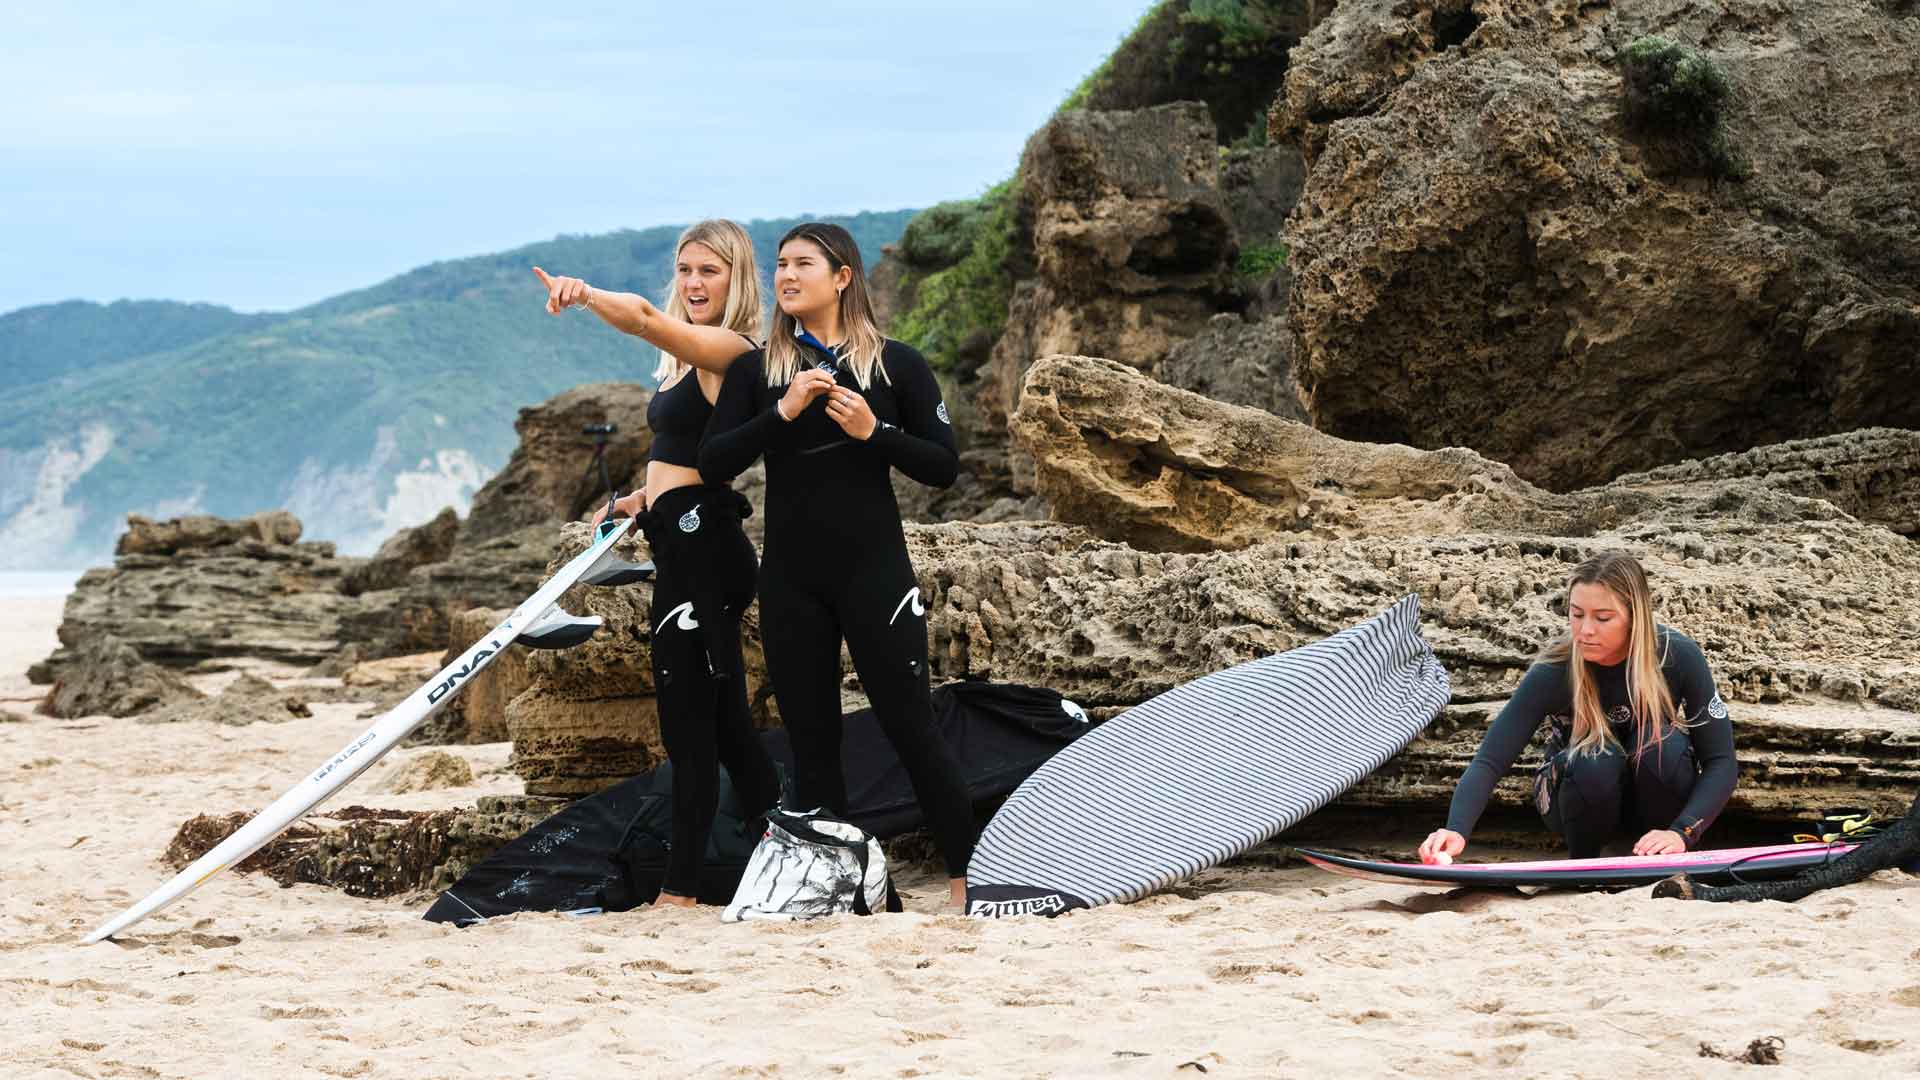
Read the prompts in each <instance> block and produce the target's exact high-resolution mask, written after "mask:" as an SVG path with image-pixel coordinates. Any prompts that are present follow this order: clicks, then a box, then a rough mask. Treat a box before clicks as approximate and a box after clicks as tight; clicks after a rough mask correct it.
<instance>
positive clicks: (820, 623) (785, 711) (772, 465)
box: [700, 341, 977, 877]
mask: <svg viewBox="0 0 1920 1080" xmlns="http://www.w3.org/2000/svg"><path fill="white" fill-rule="evenodd" d="M803 348H805V349H806V353H805V355H806V357H807V359H808V360H809V361H810V362H812V363H813V364H815V365H834V364H835V363H836V358H835V357H834V356H833V355H832V354H831V353H828V352H826V351H824V350H819V349H813V348H811V347H806V346H803ZM881 362H882V364H884V366H885V369H886V376H885V377H884V378H883V377H882V376H881V374H880V372H879V371H877V370H876V371H875V372H874V374H873V385H872V386H871V387H869V388H868V389H867V390H865V391H861V390H860V389H859V384H858V383H857V382H856V381H855V380H854V377H853V374H852V372H850V371H848V370H845V369H844V368H841V369H839V370H838V371H837V374H836V378H837V380H838V382H839V385H840V386H842V387H844V388H846V389H849V390H853V391H854V392H856V393H864V395H865V396H866V399H867V404H868V406H869V407H870V408H871V409H872V410H873V413H874V416H875V417H876V418H877V419H878V420H879V421H880V425H881V426H880V427H878V428H876V429H875V431H874V433H873V435H872V437H871V438H869V439H868V440H867V441H865V442H860V441H858V440H855V439H853V438H852V437H850V436H848V435H847V433H846V432H845V431H843V430H841V428H840V425H839V424H837V423H835V422H834V420H833V419H832V418H831V417H829V416H828V415H827V413H826V399H825V396H824V395H822V396H821V397H819V398H816V399H815V400H814V401H813V402H812V403H811V404H809V405H808V406H807V408H806V409H805V410H804V411H803V412H802V413H801V414H800V415H799V416H796V417H794V418H793V420H792V421H785V420H782V419H780V416H779V414H778V413H776V412H775V411H774V403H775V402H777V401H778V400H779V399H780V397H781V396H782V395H783V394H785V393H786V389H787V388H786V386H784V385H782V386H771V387H770V386H768V385H767V376H766V368H765V357H764V355H763V354H762V353H760V352H752V353H748V354H747V355H745V356H743V357H741V358H739V359H738V360H735V361H734V362H733V366H732V367H731V368H729V369H728V370H727V379H726V384H725V386H723V387H722V388H721V391H720V399H719V402H718V403H717V404H716V406H715V408H714V416H713V422H712V424H711V425H710V426H709V427H708V430H707V438H706V442H705V443H704V444H702V446H701V449H700V472H701V474H702V475H703V476H705V477H707V478H708V479H710V480H731V479H732V478H733V477H734V476H737V475H738V474H739V473H740V471H741V470H742V469H745V468H746V467H747V466H748V465H751V464H752V463H753V461H754V459H755V458H758V457H761V456H763V455H764V456H765V458H766V461H767V497H766V514H767V537H766V549H765V552H764V562H763V565H762V571H763V572H762V573H761V576H760V627H761V637H762V641H763V644H764V645H765V647H766V655H767V674H768V677H769V678H770V680H771V681H772V683H773V692H774V697H775V698H776V699H777V700H778V702H779V704H780V715H781V717H782V718H783V720H784V721H785V723H786V727H787V732H788V734H789V736H790V737H791V739H792V742H793V755H794V774H795V775H794V795H795V799H796V800H797V802H798V804H799V808H801V809H811V808H813V807H825V808H827V809H830V810H833V811H836V812H839V813H845V811H846V778H845V776H844V775H843V773H842V770H841V765H840V725H841V716H840V642H841V640H842V639H843V638H844V639H845V641H846V644H847V651H848V652H849V653H851V654H852V656H853V666H854V670H855V671H857V672H858V673H859V675H860V682H861V685H862V686H863V687H864V688H865V690H866V692H867V696H868V698H869V699H871V700H872V702H873V711H874V715H875V717H876V718H877V719H878V720H879V722H880V726H881V729H882V730H883V731H884V732H885V733H886V735H887V738H888V740H889V741H890V742H892V744H893V747H894V750H895V751H896V752H897V753H899V755H900V760H901V762H902V763H903V764H905V766H906V768H907V776H908V777H909V778H910V779H911V780H912V781H913V790H914V794H915V795H916V796H917V797H918V798H919V800H920V805H921V808H922V809H923V810H924V811H925V812H926V816H927V822H928V824H929V825H930V826H931V828H932V830H933V833H934V839H935V840H936V841H937V842H938V843H939V845H940V851H941V854H942V856H943V857H944V858H945V860H946V865H947V873H948V874H949V875H950V876H952V877H961V876H964V875H965V873H966V867H967V859H968V858H969V856H970V855H971V854H972V851H973V842H974V839H975V836H976V832H977V830H976V828H975V826H974V821H973V810H972V807H971V805H970V803H969V801H968V799H967V793H966V787H965V785H964V783H963V782H962V780H961V778H960V770H959V766H958V764H957V762H956V761H955V760H954V757H953V753H952V751H951V750H950V749H949V748H948V747H947V745H946V743H945V742H944V741H943V740H942V739H941V738H940V737H939V736H938V735H937V734H936V733H935V732H934V730H933V727H932V723H933V711H932V706H931V704H930V703H929V701H928V698H927V692H928V691H927V687H928V683H927V678H928V676H927V622H926V614H925V608H924V606H923V602H922V598H921V596H920V588H919V584H918V582H917V581H916V579H915V577H914V573H913V564H912V563H911V562H910V561H909V560H908V557H907V545H906V536H905V533H904V531H903V530H902V528H901V525H900V507H899V504H898V503H897V502H896V501H895V500H894V496H893V483H892V478H891V472H892V470H893V469H896V468H897V469H899V470H900V471H901V472H903V473H905V474H906V475H907V476H909V477H911V478H912V479H914V480H918V481H919V482H921V483H923V484H931V485H933V486H936V487H946V486H948V485H950V484H952V483H953V481H954V478H955V477H956V476H957V475H958V472H959V465H960V463H959V456H958V454H957V453H956V452H955V450H954V442H953V429H952V427H951V426H950V425H949V424H948V422H947V413H946V406H945V404H944V403H943V402H942V401H941V400H940V386H939V383H937V382H936V381H935V380H934V377H933V372H932V370H931V369H929V368H928V367H927V362H926V360H924V359H922V358H921V356H920V354H919V353H918V352H916V351H914V349H913V348H912V347H911V346H908V345H905V344H903V343H901V342H898V341H888V342H887V343H886V349H885V351H884V352H883V353H882V354H881Z"/></svg>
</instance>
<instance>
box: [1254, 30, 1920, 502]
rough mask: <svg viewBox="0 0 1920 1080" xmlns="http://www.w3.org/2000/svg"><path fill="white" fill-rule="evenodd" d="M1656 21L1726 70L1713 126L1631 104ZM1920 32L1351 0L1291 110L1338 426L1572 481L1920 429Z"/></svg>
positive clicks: (1291, 88)
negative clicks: (1634, 58) (1641, 54)
mask: <svg viewBox="0 0 1920 1080" xmlns="http://www.w3.org/2000/svg"><path fill="white" fill-rule="evenodd" d="M1652 35H1660V36H1664V37H1665V38H1667V39H1670V40H1671V41H1672V42H1674V43H1676V47H1682V48H1684V49H1691V50H1694V52H1693V54H1692V55H1693V57H1694V62H1697V63H1699V64H1704V65H1713V66H1715V67H1717V69H1718V70H1719V71H1720V72H1721V73H1723V74H1724V81H1725V84H1726V86H1727V88H1728V89H1727V91H1726V92H1725V94H1724V97H1723V98H1720V99H1715V104H1713V106H1712V108H1711V109H1704V108H1703V109H1701V110H1696V111H1695V112H1693V113H1690V114H1689V117H1690V119H1689V120H1688V121H1687V122H1688V123H1691V124H1693V125H1695V128H1696V130H1694V131H1691V132H1689V131H1687V130H1684V129H1683V128H1681V127H1676V126H1675V125H1673V124H1669V125H1666V126H1665V127H1664V128H1658V127H1657V126H1655V127H1651V128H1650V126H1649V124H1648V123H1646V122H1644V121H1642V120H1639V119H1631V118H1630V116H1629V114H1630V112H1631V109H1630V107H1629V105H1630V103H1629V99H1628V95H1627V88H1626V87H1624V86H1623V78H1622V73H1623V71H1624V70H1626V69H1628V68H1629V66H1630V56H1629V52H1630V49H1629V47H1630V46H1631V45H1632V44H1633V43H1634V42H1636V41H1641V40H1642V39H1643V38H1647V37H1649V36H1652ZM1641 47H1642V48H1645V47H1646V46H1644V45H1643V46H1641ZM1676 55H1678V54H1677V53H1676ZM1916 55H1920V22H1916V21H1915V20H1914V19H1913V18H1912V17H1911V12H1910V11H1907V12H1905V13H1902V12H1901V11H1900V10H1897V6H1895V7H1889V6H1888V5H1885V4H1875V3H1869V2H1865V0H1841V2H1814V3H1793V4H1789V3H1784V2H1778V0H1774V2H1761V3H1751V4H1740V5H1737V7H1734V8H1726V7H1722V6H1716V5H1699V4H1693V3H1687V2H1684V0H1659V2H1651V3H1636V4H1631V5H1629V4H1609V3H1600V4H1595V3H1586V2H1574V0H1559V2H1552V3H1546V4H1531V3H1529V4H1518V3H1506V2H1500V0H1477V2H1474V3H1467V2H1466V0H1343V2H1342V3H1341V4H1340V5H1339V7H1338V8H1337V9H1336V10H1335V11H1334V13H1333V14H1332V15H1331V16H1330V17H1329V18H1328V19H1327V20H1326V21H1325V22H1324V23H1322V24H1321V25H1320V26H1319V27H1318V28H1317V29H1315V30H1314V31H1313V33H1311V34H1310V35H1309V36H1308V38H1307V40H1306V41H1305V42H1304V43H1303V44H1302V45H1301V47H1300V48H1298V49H1296V50H1295V51H1294V53H1293V56H1292V61H1291V64H1290V67H1289V69H1288V73H1287V78H1286V90H1285V95H1284V98H1283V99H1282V100H1281V101H1280V102H1279V103H1278V104H1277V105H1276V107H1275V109H1274V113H1273V117H1272V120H1273V123H1272V129H1273V134H1274V135H1275V137H1278V138H1285V139H1287V140H1289V141H1291V142H1293V143H1294V144H1295V145H1297V146H1298V147H1299V148H1300V149H1301V151H1302V153H1303V154H1304V155H1305V157H1306V160H1307V163H1308V172H1307V179H1306V185H1305V190H1304V193H1303V195H1302V197H1301V201H1300V205H1299V208H1298V209H1297V211H1296V212H1295V215H1294V217H1293V219H1292V221H1291V222H1290V225H1289V227H1288V229H1287V240H1288V242H1289V244H1290V245H1291V248H1292V254H1291V259H1290V262H1291V265H1292V269H1293V281H1292V293H1291V304H1290V312H1289V319H1290V325H1291V327H1292V330H1293V336H1294V342H1295V349H1294V360H1295V365H1296V375H1297V377H1298V379H1299V381H1300V384H1301V388H1302V392H1303V394H1304V396H1305V398H1306V400H1307V403H1308V412H1309V415H1310V417H1311V418H1312V421H1313V423H1314V425H1315V426H1317V427H1319V428H1321V429H1323V430H1325V431H1328V432H1331V433H1334V434H1338V435H1341V436H1343V437H1347V438H1353V439H1361V440H1366V441H1392V442H1407V443H1411V444H1413V445H1415V446H1424V447H1438V446H1452V445H1458V446H1470V447H1473V448H1474V449H1476V450H1478V451H1480V452H1482V453H1484V454H1487V455H1489V456H1492V457H1494V458H1497V459H1499V460H1501V461H1505V462H1507V463H1508V464H1510V465H1512V466H1513V467H1514V469H1515V470H1516V471H1517V472H1518V473H1520V475H1522V476H1525V477H1527V478H1529V479H1531V480H1534V481H1537V482H1539V483H1542V484H1545V485H1548V486H1551V487H1555V488H1562V489H1564V488H1571V487H1576V486H1580V485H1583V484H1592V483H1596V482H1600V481H1603V480H1606V479H1608V478H1610V477H1613V476H1616V475H1619V474H1621V473H1623V472H1627V471H1630V470H1634V469H1644V468H1647V467H1650V466H1654V465H1658V464H1662V463H1666V462H1672V461H1678V460H1681V459H1684V458H1694V457H1702V456H1706V455H1709V454H1713V453H1718V452H1722V451H1733V450H1744V449H1746V448H1749V447H1753V446H1758V445H1763V444H1767V443H1774V442H1779V441H1782V440H1786V439H1791V438H1800V437H1805V436H1812V435H1820V434H1825V433H1829V432H1837V431H1846V430H1851V429H1853V428H1858V427H1865V426H1870V425H1875V424H1889V425H1894V426H1900V427H1913V426H1916V425H1920V209H1916V207H1920V144H1916V142H1915V140H1914V139H1913V138H1912V132H1914V131H1915V130H1920V76H1916V75H1915V68H1914V65H1913V57H1914V56H1916ZM1661 89H1663V90H1667V91H1672V92H1674V93H1678V92H1679V91H1680V90H1683V89H1685V88H1684V87H1675V86H1666V87H1662V88H1661ZM1634 115H1635V116H1638V114H1634ZM1699 147H1705V148H1706V149H1705V150H1704V151H1703V150H1699V149H1698V148H1699ZM1716 155H1718V156H1717V157H1716ZM1716 162H1717V164H1716Z"/></svg>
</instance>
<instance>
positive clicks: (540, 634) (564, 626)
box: [513, 607, 604, 649]
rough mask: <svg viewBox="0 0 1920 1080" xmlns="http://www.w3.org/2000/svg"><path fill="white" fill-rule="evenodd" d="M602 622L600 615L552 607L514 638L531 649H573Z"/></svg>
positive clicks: (598, 627)
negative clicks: (577, 612) (572, 613)
mask: <svg viewBox="0 0 1920 1080" xmlns="http://www.w3.org/2000/svg"><path fill="white" fill-rule="evenodd" d="M602 622H604V620H603V619H601V618H600V616H598V615H569V614H567V613H566V612H565V611H562V610H561V609H560V608H558V607H551V608H548V609H547V610H546V612H545V613H544V614H542V615H541V616H540V617H539V618H537V619H535V620H533V623H532V625H530V626H528V627H527V628H526V629H525V630H522V631H520V635H519V636H518V637H516V638H514V639H513V640H514V641H515V642H516V643H517V644H521V645H525V646H526V647H527V648H529V649H571V648H573V647H574V646H575V645H578V644H580V643H581V642H583V641H585V640H587V639H588V638H590V637H592V636H593V633H594V631H596V630H598V629H600V626H601V623H602Z"/></svg>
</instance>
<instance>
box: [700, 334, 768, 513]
mask: <svg viewBox="0 0 1920 1080" xmlns="http://www.w3.org/2000/svg"><path fill="white" fill-rule="evenodd" d="M766 378H767V376H766V368H765V367H764V365H763V364H762V362H761V357H760V354H759V353H758V352H750V353H748V354H747V355H745V356H742V357H741V358H740V359H738V360H735V361H734V362H733V363H732V364H731V365H729V366H728V368H727V377H726V379H725V380H724V381H722V382H721V384H720V396H719V398H718V399H716V400H715V401H714V403H713V415H712V416H711V417H709V418H708V420H707V431H706V434H705V435H703V436H701V439H700V478H701V479H703V480H705V481H706V482H707V483H709V484H730V483H732V482H733V478H734V477H736V476H739V475H740V474H741V473H743V472H745V471H746V470H747V466H749V465H752V464H753V463H754V461H755V460H756V459H758V458H759V457H760V455H761V454H764V453H766V450H767V446H768V444H769V443H771V442H772V440H773V436H774V433H775V432H777V431H778V430H779V429H780V427H781V425H784V424H785V423H786V421H784V420H782V419H780V414H779V413H777V412H775V411H774V410H773V407H772V406H771V405H767V406H764V407H763V406H762V405H761V403H760V399H761V394H760V388H761V386H762V385H763V384H765V382H766Z"/></svg>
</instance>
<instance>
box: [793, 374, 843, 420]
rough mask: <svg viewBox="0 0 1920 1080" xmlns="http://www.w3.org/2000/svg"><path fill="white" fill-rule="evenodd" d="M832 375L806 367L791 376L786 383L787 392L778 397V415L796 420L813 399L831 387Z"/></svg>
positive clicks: (832, 384)
mask: <svg viewBox="0 0 1920 1080" xmlns="http://www.w3.org/2000/svg"><path fill="white" fill-rule="evenodd" d="M833 387H834V382H833V376H831V375H829V374H827V373H826V372H824V371H821V370H820V369H819V368H808V369H806V370H805V371H802V372H801V373H800V374H798V375H795V376H794V377H793V381H792V382H790V383H788V384H787V392H786V395H785V396H784V397H782V398H781V399H780V416H781V418H782V419H785V420H797V419H799V418H800V414H801V413H802V412H803V411H805V410H806V407H807V406H809V405H811V404H813V399H814V398H817V397H819V396H820V395H821V394H824V393H826V392H827V391H829V390H831V389H833Z"/></svg>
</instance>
